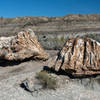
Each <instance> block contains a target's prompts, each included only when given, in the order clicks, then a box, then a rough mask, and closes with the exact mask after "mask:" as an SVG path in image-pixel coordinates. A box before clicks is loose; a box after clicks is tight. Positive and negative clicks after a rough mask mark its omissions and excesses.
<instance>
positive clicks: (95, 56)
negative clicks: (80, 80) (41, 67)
mask: <svg viewBox="0 0 100 100" xmlns="http://www.w3.org/2000/svg"><path fill="white" fill-rule="evenodd" d="M48 66H49V67H50V68H52V69H54V70H55V71H56V72H59V71H62V72H65V73H66V74H70V75H72V76H87V75H89V76H90V75H94V74H100V43H99V42H97V41H96V40H93V39H90V38H73V39H70V40H68V41H66V43H65V44H64V46H63V48H62V49H61V50H60V51H59V52H58V54H57V56H56V57H55V58H54V59H53V60H52V61H50V63H49V65H48Z"/></svg>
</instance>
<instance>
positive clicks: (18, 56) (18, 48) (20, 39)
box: [0, 29, 48, 61]
mask: <svg viewBox="0 0 100 100" xmlns="http://www.w3.org/2000/svg"><path fill="white" fill-rule="evenodd" d="M26 58H33V59H41V60H46V59H48V55H47V53H46V52H45V51H44V49H43V48H42V47H41V45H40V43H39V42H38V40H37V37H36V36H35V34H34V32H33V31H32V30H31V29H28V30H25V31H21V32H19V33H18V35H17V36H12V37H1V38H0V59H3V60H10V61H11V60H16V61H17V60H24V59H26Z"/></svg>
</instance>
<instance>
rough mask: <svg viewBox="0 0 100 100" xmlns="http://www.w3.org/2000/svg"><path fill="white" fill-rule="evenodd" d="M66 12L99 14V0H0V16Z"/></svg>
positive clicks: (60, 13)
mask: <svg viewBox="0 0 100 100" xmlns="http://www.w3.org/2000/svg"><path fill="white" fill-rule="evenodd" d="M68 14H100V0H0V16H1V17H5V18H13V17H24V16H47V17H60V16H65V15H68Z"/></svg>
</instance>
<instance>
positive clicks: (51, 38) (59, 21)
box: [0, 15, 100, 49]
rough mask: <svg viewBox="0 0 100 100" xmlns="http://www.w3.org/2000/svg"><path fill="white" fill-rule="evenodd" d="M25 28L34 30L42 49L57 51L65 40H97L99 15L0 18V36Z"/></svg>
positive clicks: (99, 28)
mask: <svg viewBox="0 0 100 100" xmlns="http://www.w3.org/2000/svg"><path fill="white" fill-rule="evenodd" d="M26 28H31V29H33V30H34V32H35V33H36V35H37V36H38V38H39V41H40V43H41V44H42V45H43V47H44V48H46V49H58V48H59V47H60V45H62V44H63V43H64V42H65V40H66V38H67V39H68V38H70V37H78V36H80V37H83V36H84V35H86V37H87V36H88V37H90V36H91V35H90V34H92V37H94V35H95V36H96V37H95V38H98V37H99V36H100V35H99V33H100V15H67V16H64V17H16V18H9V19H8V18H7V19H5V18H3V17H1V18H0V36H9V35H15V34H17V33H18V32H19V31H21V30H23V29H26ZM98 40H99V39H98Z"/></svg>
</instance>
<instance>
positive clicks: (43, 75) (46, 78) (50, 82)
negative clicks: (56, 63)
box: [36, 71, 57, 90]
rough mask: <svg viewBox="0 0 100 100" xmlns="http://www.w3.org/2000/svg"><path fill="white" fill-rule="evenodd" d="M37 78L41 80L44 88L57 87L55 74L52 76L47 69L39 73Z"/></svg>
mask: <svg viewBox="0 0 100 100" xmlns="http://www.w3.org/2000/svg"><path fill="white" fill-rule="evenodd" d="M36 78H37V79H38V80H39V81H40V84H41V85H42V86H43V88H46V89H54V90H55V89H56V88H57V81H56V79H55V78H54V77H53V76H50V75H49V74H48V72H46V71H42V72H39V73H37V74H36Z"/></svg>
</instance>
